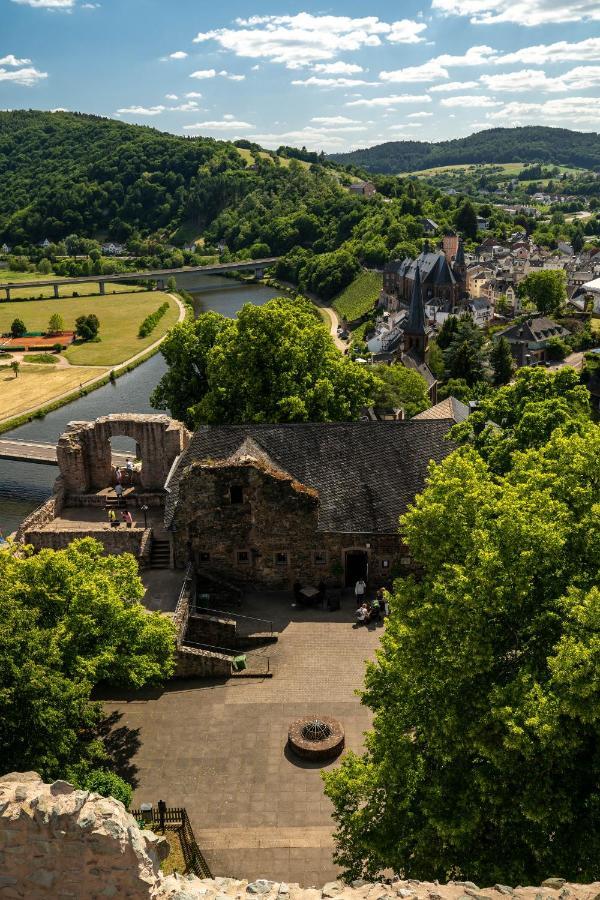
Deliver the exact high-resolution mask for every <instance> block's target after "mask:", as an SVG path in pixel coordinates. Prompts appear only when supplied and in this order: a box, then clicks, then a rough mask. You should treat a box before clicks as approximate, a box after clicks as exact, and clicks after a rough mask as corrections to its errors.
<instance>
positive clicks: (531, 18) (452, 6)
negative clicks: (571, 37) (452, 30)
mask: <svg viewBox="0 0 600 900" xmlns="http://www.w3.org/2000/svg"><path fill="white" fill-rule="evenodd" d="M431 8H432V9H433V10H434V11H437V12H440V13H442V14H443V15H448V16H451V15H455V16H469V18H470V20H471V22H472V23H473V24H474V25H493V24H496V23H498V22H515V23H517V24H518V25H525V26H528V27H531V26H534V25H549V24H551V23H556V22H581V21H582V20H585V19H588V20H594V21H598V20H600V4H598V0H432V4H431Z"/></svg>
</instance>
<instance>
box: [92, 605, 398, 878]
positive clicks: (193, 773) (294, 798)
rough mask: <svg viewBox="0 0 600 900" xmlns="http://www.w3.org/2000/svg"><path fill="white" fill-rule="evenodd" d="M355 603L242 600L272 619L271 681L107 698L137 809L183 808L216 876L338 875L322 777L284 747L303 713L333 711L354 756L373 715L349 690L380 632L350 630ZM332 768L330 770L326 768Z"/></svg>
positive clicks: (198, 684)
mask: <svg viewBox="0 0 600 900" xmlns="http://www.w3.org/2000/svg"><path fill="white" fill-rule="evenodd" d="M354 606H355V604H354V600H353V598H348V599H346V600H345V601H344V603H343V606H342V609H341V610H340V611H338V612H327V611H324V610H300V609H295V608H292V606H291V601H290V596H289V595H279V596H272V597H270V598H265V597H252V598H247V600H246V601H245V602H244V607H245V608H244V610H243V611H244V612H245V613H247V614H249V615H257V616H265V617H267V618H273V619H274V620H275V621H274V625H275V628H276V630H278V631H279V633H280V637H279V641H278V643H277V644H275V645H270V646H268V647H266V648H264V651H263V652H264V654H265V655H268V656H269V661H270V667H271V669H272V670H273V672H274V677H273V678H271V679H229V680H228V681H225V682H222V683H207V682H203V681H195V682H191V681H190V682H173V683H172V684H171V685H170V686H169V688H168V689H167V690H166V691H164V692H156V693H155V694H149V695H147V696H146V697H145V698H140V697H139V695H137V696H136V697H133V698H125V697H121V698H119V697H116V696H114V694H113V696H112V698H111V699H109V700H106V702H105V707H106V711H107V714H112V715H113V718H114V721H113V735H114V736H115V745H116V746H117V747H118V750H119V752H120V755H121V757H122V758H123V759H125V757H127V756H129V757H130V762H131V765H132V766H133V767H135V772H134V771H133V770H132V772H131V773H130V774H135V777H136V779H137V781H138V786H137V790H136V792H135V797H134V803H135V804H136V805H137V804H138V803H141V802H146V801H150V802H153V803H156V801H157V800H159V799H164V800H165V801H166V802H167V804H168V805H169V806H180V805H181V806H186V808H187V810H188V813H189V815H190V818H191V821H192V825H193V827H194V830H195V833H196V837H197V839H198V842H199V844H200V846H201V847H202V849H203V850H204V852H205V855H206V858H207V860H208V863H209V865H210V867H211V869H212V871H213V874H214V875H230V876H234V877H244V878H249V879H252V878H258V877H265V878H273V879H278V880H282V879H284V880H287V881H290V882H298V883H300V884H302V885H313V884H314V885H317V884H323V883H324V882H325V881H328V880H330V879H332V878H334V877H335V876H336V874H337V873H338V870H337V868H336V867H335V866H334V865H333V863H332V859H331V854H332V847H333V841H332V828H333V822H332V819H331V805H330V803H329V800H327V798H326V797H325V796H324V795H323V789H322V781H321V776H320V772H321V771H322V769H323V768H325V767H324V766H315V765H311V764H308V763H306V762H303V761H300V760H296V759H294V758H292V757H291V756H289V755H288V754H287V752H286V747H285V745H286V738H287V728H288V725H289V723H290V722H291V721H292V720H293V719H295V718H298V717H300V716H303V715H309V714H315V715H319V714H321V715H330V716H333V717H335V718H337V719H339V720H340V721H341V722H342V724H343V726H344V729H345V732H346V747H348V748H352V749H353V750H360V749H361V747H362V739H363V732H364V731H365V730H366V729H367V728H368V727H369V724H370V713H369V711H368V710H367V709H365V708H364V707H363V706H362V705H361V704H360V701H359V699H358V697H357V696H356V694H355V691H356V689H357V688H359V687H360V686H361V684H362V679H363V672H364V660H365V659H366V658H369V657H373V655H374V651H375V649H376V647H377V645H378V643H379V635H380V633H381V629H380V628H372V629H371V628H369V629H367V628H356V627H354V626H353V619H354ZM328 765H329V766H331V765H335V763H330V764H328Z"/></svg>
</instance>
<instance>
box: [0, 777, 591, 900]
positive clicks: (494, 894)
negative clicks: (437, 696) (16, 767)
mask: <svg viewBox="0 0 600 900" xmlns="http://www.w3.org/2000/svg"><path fill="white" fill-rule="evenodd" d="M165 851H166V848H165V841H164V839H162V838H159V837H157V836H156V835H154V834H152V832H149V831H141V830H140V828H139V827H138V825H137V823H136V822H135V820H134V819H133V817H132V816H130V815H129V814H128V813H127V812H126V811H125V808H124V806H123V804H122V803H119V802H118V801H117V800H113V799H112V798H109V799H105V798H103V797H100V796H99V795H98V794H93V793H90V792H88V791H79V790H75V789H74V788H73V787H72V786H71V785H69V784H67V783H66V782H64V781H56V782H54V784H51V785H48V784H44V783H43V782H42V780H41V779H40V777H39V775H37V774H36V773H35V772H26V773H12V774H10V775H5V776H4V777H3V778H0V860H1V864H0V893H1V895H2V897H3V900H50V898H58V897H60V898H61V900H99V898H103V897H104V898H110V897H114V898H119V900H120V898H123V900H125V898H127V900H144V898H150V900H169V898H170V900H251V898H253V900H257V897H260V898H261V900H596V898H597V897H598V894H599V893H600V882H595V883H594V884H587V885H581V884H571V883H566V882H565V880H564V879H563V878H559V877H552V878H548V879H547V880H546V881H544V882H543V883H542V884H541V885H540V886H539V887H520V886H518V887H514V888H513V887H511V886H510V885H503V884H496V885H494V886H492V887H481V888H480V887H479V886H478V885H476V884H473V882H471V881H449V882H448V884H439V882H437V881H435V882H431V881H413V880H409V881H406V880H400V879H396V878H390V879H386V880H382V881H378V882H365V881H360V880H359V881H354V882H352V884H351V885H346V884H343V883H342V882H340V881H333V882H330V883H329V884H326V885H325V886H324V887H322V888H301V887H299V886H298V885H297V884H285V883H284V882H276V881H266V880H264V879H259V880H257V881H254V882H251V883H248V882H247V881H243V880H237V879H233V878H225V877H220V878H213V879H209V878H202V879H200V878H196V877H194V876H177V875H171V876H164V875H163V874H162V872H161V871H160V862H161V860H162V859H164V858H165Z"/></svg>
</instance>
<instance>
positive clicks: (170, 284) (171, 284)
mask: <svg viewBox="0 0 600 900" xmlns="http://www.w3.org/2000/svg"><path fill="white" fill-rule="evenodd" d="M167 290H168V291H176V290H177V281H176V280H175V278H173V276H171V278H169V280H168V281H167Z"/></svg>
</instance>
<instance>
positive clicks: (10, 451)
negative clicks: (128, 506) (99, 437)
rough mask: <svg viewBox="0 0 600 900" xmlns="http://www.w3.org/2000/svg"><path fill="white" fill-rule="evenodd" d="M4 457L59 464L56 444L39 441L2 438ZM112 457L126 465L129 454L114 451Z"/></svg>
mask: <svg viewBox="0 0 600 900" xmlns="http://www.w3.org/2000/svg"><path fill="white" fill-rule="evenodd" d="M130 458H131V454H130ZM3 459H10V460H14V461H15V462H26V463H37V464H38V465H40V466H58V459H57V458H56V444H43V443H40V442H38V441H14V440H3V439H1V438H0V460H3ZM112 459H113V461H114V462H116V463H117V465H120V466H123V467H124V466H125V460H126V459H127V454H126V453H113V454H112Z"/></svg>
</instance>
